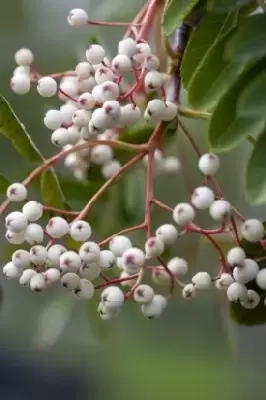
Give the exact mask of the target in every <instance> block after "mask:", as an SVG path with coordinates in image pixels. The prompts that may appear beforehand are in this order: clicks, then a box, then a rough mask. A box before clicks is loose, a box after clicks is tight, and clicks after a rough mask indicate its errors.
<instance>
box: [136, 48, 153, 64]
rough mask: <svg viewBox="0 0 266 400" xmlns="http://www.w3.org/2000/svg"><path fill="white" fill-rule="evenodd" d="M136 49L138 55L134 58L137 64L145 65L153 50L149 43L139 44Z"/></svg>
mask: <svg viewBox="0 0 266 400" xmlns="http://www.w3.org/2000/svg"><path fill="white" fill-rule="evenodd" d="M136 48H137V53H136V54H135V55H134V56H133V58H134V60H135V61H136V62H137V63H139V64H143V63H144V61H145V59H146V57H147V56H148V55H149V54H151V53H152V51H151V48H150V46H149V45H148V43H138V44H137V45H136Z"/></svg>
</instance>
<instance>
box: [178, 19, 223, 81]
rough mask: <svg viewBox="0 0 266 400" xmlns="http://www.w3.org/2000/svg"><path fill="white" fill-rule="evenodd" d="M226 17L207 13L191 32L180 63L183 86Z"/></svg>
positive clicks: (189, 78)
mask: <svg viewBox="0 0 266 400" xmlns="http://www.w3.org/2000/svg"><path fill="white" fill-rule="evenodd" d="M226 18H227V14H213V13H208V14H207V15H206V16H205V18H204V19H203V21H202V22H201V24H200V26H199V27H198V28H197V29H195V30H194V32H193V33H192V34H191V37H190V39H189V42H188V45H187V47H186V50H185V53H184V56H183V60H182V64H181V77H182V82H183V85H184V87H185V88H187V86H188V85H189V82H190V80H191V78H192V76H193V74H194V73H195V71H196V69H197V68H198V67H199V65H200V63H201V61H202V59H203V58H204V57H205V55H206V52H207V51H208V49H209V48H210V47H211V45H212V44H213V43H214V42H215V41H216V40H217V37H218V36H219V34H220V32H221V29H222V27H223V26H224V23H225V20H226Z"/></svg>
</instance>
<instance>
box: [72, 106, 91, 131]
mask: <svg viewBox="0 0 266 400" xmlns="http://www.w3.org/2000/svg"><path fill="white" fill-rule="evenodd" d="M90 118H91V113H90V112H89V111H87V110H77V111H76V112H75V114H74V115H73V117H72V122H73V124H74V125H76V126H78V127H79V128H82V127H86V126H87V125H88V123H89V122H90Z"/></svg>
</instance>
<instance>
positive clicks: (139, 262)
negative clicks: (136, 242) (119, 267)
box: [122, 247, 145, 275]
mask: <svg viewBox="0 0 266 400" xmlns="http://www.w3.org/2000/svg"><path fill="white" fill-rule="evenodd" d="M122 263H123V265H124V269H125V271H126V272H128V273H129V274H132V275H134V274H135V273H137V272H139V270H140V268H141V267H143V266H144V264H145V254H144V252H143V251H142V250H140V249H138V248H136V247H132V248H131V249H128V250H126V251H125V252H124V253H123V255H122Z"/></svg>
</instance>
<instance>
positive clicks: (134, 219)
mask: <svg viewBox="0 0 266 400" xmlns="http://www.w3.org/2000/svg"><path fill="white" fill-rule="evenodd" d="M145 187H146V183H145V173H144V171H143V170H142V169H137V170H135V171H134V172H132V173H129V174H127V175H125V176H124V177H123V179H121V180H120V181H119V183H118V190H119V197H118V201H119V209H120V215H121V217H122V219H123V220H124V221H125V223H126V224H128V225H134V224H137V223H141V222H142V220H143V219H144V208H145Z"/></svg>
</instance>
